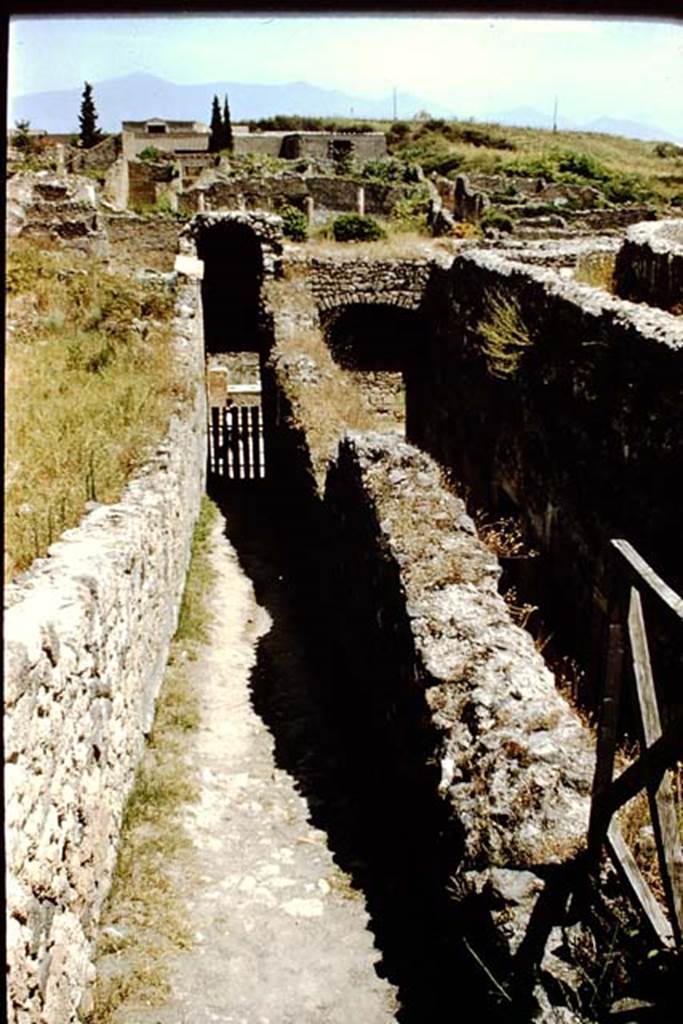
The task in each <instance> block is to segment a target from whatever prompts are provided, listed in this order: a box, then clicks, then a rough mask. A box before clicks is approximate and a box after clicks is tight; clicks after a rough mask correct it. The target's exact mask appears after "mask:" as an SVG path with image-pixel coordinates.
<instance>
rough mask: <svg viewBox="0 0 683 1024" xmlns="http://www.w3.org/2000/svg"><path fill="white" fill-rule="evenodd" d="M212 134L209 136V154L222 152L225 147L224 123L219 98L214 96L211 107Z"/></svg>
mask: <svg viewBox="0 0 683 1024" xmlns="http://www.w3.org/2000/svg"><path fill="white" fill-rule="evenodd" d="M210 128H211V134H210V135H209V153H218V152H220V150H221V148H222V145H223V121H222V119H221V108H220V104H219V102H218V96H214V98H213V104H212V106H211V125H210Z"/></svg>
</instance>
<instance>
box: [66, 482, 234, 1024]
mask: <svg viewBox="0 0 683 1024" xmlns="http://www.w3.org/2000/svg"><path fill="white" fill-rule="evenodd" d="M216 515H217V509H216V506H215V505H214V504H213V502H211V501H210V500H209V499H208V498H206V497H204V498H203V500H202V508H201V512H200V516H199V519H198V521H197V525H196V527H195V531H194V536H193V543H192V558H191V561H190V567H189V570H188V576H187V581H186V585H185V593H184V596H183V609H184V617H183V614H182V613H181V621H180V623H179V626H178V630H177V632H176V635H175V637H174V639H173V642H172V645H171V656H170V659H169V666H168V669H167V672H166V676H165V678H164V683H163V685H162V688H161V691H160V694H159V698H158V700H157V708H156V716H155V720H154V726H153V729H152V732H151V734H150V736H149V739H148V741H147V745H146V748H145V752H144V755H143V758H142V761H141V763H140V766H139V768H138V772H137V775H136V779H135V784H134V786H133V789H132V791H131V794H130V796H129V798H128V801H127V803H126V807H125V811H124V815H123V824H122V831H121V838H120V842H119V853H118V859H117V864H116V870H115V873H114V877H113V881H112V886H111V890H110V893H109V897H108V899H107V902H106V904H105V907H104V910H103V913H102V918H101V921H100V934H99V939H98V942H97V954H96V955H97V965H98V977H97V981H96V983H95V987H94V992H93V1007H92V1009H91V1010H90V1011H89V1012H88V1013H87V1014H86V1015H85V1017H84V1024H115V1021H116V1019H117V1016H116V1015H117V1012H118V1010H119V1009H120V1008H121V1007H122V1005H123V1004H124V1003H131V1004H133V1005H139V1006H157V1005H159V1004H160V1003H162V1002H163V1000H164V999H165V998H166V997H167V996H168V994H169V992H170V985H169V978H168V964H169V961H170V958H171V957H172V956H173V955H174V954H175V953H177V952H179V951H181V950H183V949H188V948H190V947H191V945H192V934H191V930H190V927H189V924H188V922H187V920H186V917H185V912H184V908H183V902H182V898H181V897H182V893H181V891H180V890H179V886H178V883H177V878H178V877H179V875H180V874H181V872H182V874H183V876H186V875H187V874H189V871H188V854H189V851H190V850H191V846H192V843H191V840H190V838H189V836H187V835H186V833H185V832H184V831H183V829H182V827H181V825H180V822H179V813H180V811H181V810H182V807H183V805H184V804H185V803H187V802H191V801H193V800H195V799H196V798H197V787H196V782H195V778H194V774H193V771H192V767H191V766H190V764H189V763H188V734H190V733H192V732H193V731H194V730H196V729H197V727H198V725H199V701H198V698H197V694H196V693H195V691H194V690H193V689H192V687H191V685H190V681H189V679H188V675H187V671H186V668H185V664H186V660H187V656H188V655H189V656H191V654H192V648H193V647H195V646H196V645H197V644H198V643H200V642H201V641H202V640H204V639H206V636H207V626H208V624H209V620H210V615H209V611H208V608H207V606H206V593H207V589H208V587H209V586H210V584H211V582H212V580H213V578H214V572H213V570H212V568H211V565H210V561H209V548H208V538H209V534H210V531H211V528H212V525H213V523H214V521H215V517H216Z"/></svg>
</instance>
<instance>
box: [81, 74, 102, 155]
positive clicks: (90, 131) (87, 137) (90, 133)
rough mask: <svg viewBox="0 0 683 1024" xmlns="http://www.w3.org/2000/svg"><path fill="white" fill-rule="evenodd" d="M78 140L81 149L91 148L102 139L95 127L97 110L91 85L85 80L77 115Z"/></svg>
mask: <svg viewBox="0 0 683 1024" xmlns="http://www.w3.org/2000/svg"><path fill="white" fill-rule="evenodd" d="M78 123H79V125H80V130H81V131H80V140H81V146H82V147H83V149H91V148H92V147H93V146H96V145H97V143H98V142H101V141H102V132H101V131H100V130H99V128H98V127H97V111H96V110H95V102H94V100H93V98H92V85H91V84H90V82H85V83H84V86H83V96H82V98H81V112H80V114H79V115H78Z"/></svg>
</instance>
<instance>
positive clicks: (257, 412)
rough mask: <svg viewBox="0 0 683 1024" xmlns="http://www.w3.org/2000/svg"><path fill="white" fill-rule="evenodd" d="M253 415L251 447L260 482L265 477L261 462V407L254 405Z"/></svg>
mask: <svg viewBox="0 0 683 1024" xmlns="http://www.w3.org/2000/svg"><path fill="white" fill-rule="evenodd" d="M250 413H251V446H252V451H253V465H254V477H255V478H256V479H257V480H258V479H260V478H261V477H262V476H263V465H262V461H261V438H260V431H261V407H260V406H258V405H252V407H251V409H250Z"/></svg>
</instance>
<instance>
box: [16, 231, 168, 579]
mask: <svg viewBox="0 0 683 1024" xmlns="http://www.w3.org/2000/svg"><path fill="white" fill-rule="evenodd" d="M174 301H175V295H174V291H173V289H172V288H171V287H168V286H167V287H163V288H161V287H160V286H159V285H158V284H149V283H146V282H141V281H136V280H133V279H131V278H129V277H126V276H124V275H121V274H112V273H108V272H107V271H106V270H105V269H104V268H103V267H102V265H101V264H100V263H98V262H97V261H94V260H92V259H86V258H84V257H83V256H80V255H78V254H75V253H73V252H67V251H64V250H61V249H58V248H56V247H55V248H53V247H50V246H47V245H41V247H40V248H38V247H37V246H36V245H35V244H31V243H30V242H27V241H25V240H19V241H17V242H14V243H13V244H12V245H11V246H10V248H9V251H8V260H7V321H8V336H7V349H6V351H7V357H6V390H5V399H6V423H7V426H8V430H7V443H6V447H5V568H4V577H5V581H6V582H7V581H8V580H10V579H12V578H13V577H14V576H15V575H16V574H17V573H19V572H21V571H23V570H24V569H27V568H28V566H29V565H30V564H31V562H32V561H33V559H34V558H36V557H38V556H41V555H44V554H45V553H46V551H47V548H48V547H49V545H50V544H51V543H52V542H53V541H54V540H56V539H57V537H58V536H59V534H60V533H62V532H63V531H64V530H65V529H67V528H69V527H72V526H75V525H77V523H78V522H79V520H80V519H81V517H82V515H83V511H84V506H85V503H86V502H87V501H100V502H112V501H117V500H118V499H119V498H120V496H121V492H122V490H123V488H124V486H125V484H126V482H127V481H128V479H129V478H130V477H131V475H132V474H133V472H134V471H135V470H136V469H137V468H139V466H140V465H141V464H142V463H143V462H144V460H145V458H146V457H147V456H148V455H149V453H150V449H151V448H152V446H153V445H154V444H155V443H157V442H158V441H159V439H160V438H161V437H162V436H163V434H164V433H165V431H166V429H167V426H168V420H169V416H170V413H171V411H172V409H173V407H174V405H175V403H176V402H177V400H178V399H179V398H181V397H183V396H185V395H186V394H187V389H186V387H184V386H183V385H182V384H181V382H180V380H179V377H178V373H177V368H176V363H175V358H174V352H173V345H172V333H171V327H170V321H171V317H172V314H173V308H174Z"/></svg>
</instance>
